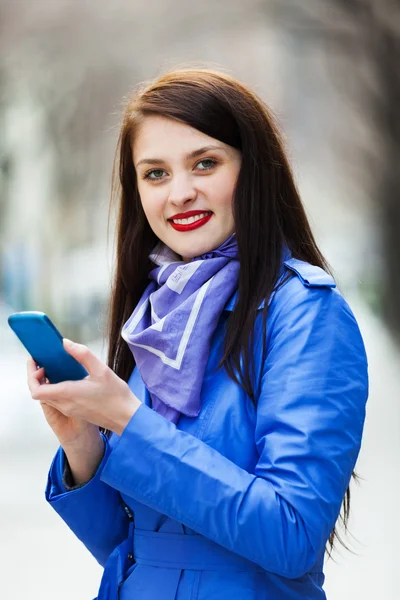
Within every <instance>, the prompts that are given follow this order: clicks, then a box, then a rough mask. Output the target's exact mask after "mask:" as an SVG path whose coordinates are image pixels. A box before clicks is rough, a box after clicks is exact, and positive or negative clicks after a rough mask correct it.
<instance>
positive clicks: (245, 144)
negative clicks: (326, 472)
mask: <svg viewBox="0 0 400 600" xmlns="http://www.w3.org/2000/svg"><path fill="white" fill-rule="evenodd" d="M148 115H162V116H164V117H169V118H171V119H176V120H178V121H180V122H183V123H186V124H187V125H189V126H191V127H193V128H195V129H197V130H199V131H201V132H202V133H204V134H206V135H208V136H210V137H212V138H215V139H217V140H220V141H221V142H224V143H225V144H228V145H230V146H232V147H234V148H237V149H238V150H240V151H241V153H242V164H241V169H240V172H239V176H238V180H237V184H236V190H235V195H234V199H233V214H234V219H235V232H236V238H237V243H238V252H239V262H240V273H239V284H238V302H237V304H236V307H235V309H234V310H233V311H232V313H231V314H230V316H229V318H228V321H227V329H226V335H225V340H224V351H223V357H222V359H221V363H220V366H224V367H225V368H226V370H227V373H228V375H229V376H230V377H231V378H232V379H233V380H234V381H236V382H237V383H238V384H239V385H241V386H242V387H243V389H244V390H245V391H246V393H247V394H248V395H249V397H250V399H251V401H252V402H253V403H254V404H256V395H255V393H254V389H253V386H252V376H251V374H252V369H253V366H254V364H253V360H252V353H251V348H252V347H253V341H254V321H255V318H256V314H257V308H258V306H259V304H260V302H261V301H262V300H266V302H265V308H264V309H263V313H262V321H263V330H264V331H265V327H266V320H267V310H268V298H269V296H270V294H271V292H272V290H273V289H274V287H275V285H276V283H277V279H278V275H279V271H280V267H281V252H282V247H283V245H284V244H286V245H287V247H288V248H289V249H290V250H291V253H292V255H293V257H295V258H298V259H300V260H304V261H307V262H309V263H311V264H313V265H317V266H319V267H321V268H323V269H325V270H326V271H328V272H330V271H329V266H328V264H327V262H326V260H325V258H324V257H323V255H322V254H321V251H320V250H319V248H318V246H317V244H316V242H315V239H314V236H313V234H312V231H311V228H310V225H309V223H308V220H307V216H306V213H305V210H304V208H303V205H302V202H301V200H300V196H299V193H298V190H297V188H296V184H295V182H294V178H293V175H292V171H291V168H290V165H289V162H288V159H287V157H286V154H285V151H284V146H283V142H282V138H281V135H280V133H279V130H278V127H277V125H276V123H275V119H274V118H273V115H272V114H271V111H270V110H269V108H268V107H267V106H266V105H265V104H264V102H263V101H262V100H261V99H260V98H258V97H257V96H256V95H255V94H254V93H253V92H252V91H251V90H250V89H248V88H247V87H246V86H244V85H243V84H241V83H239V82H238V81H237V80H235V79H234V78H232V77H230V76H228V75H226V74H224V73H220V72H217V71H214V70H211V69H192V68H190V69H179V70H174V71H172V72H168V73H166V74H164V75H162V76H161V77H159V78H157V79H156V80H155V81H153V82H151V83H150V84H147V85H141V86H139V87H138V89H137V90H136V93H135V94H134V96H133V97H132V98H131V99H130V100H129V101H128V103H127V106H126V110H125V114H124V118H123V122H122V127H121V132H120V136H119V140H118V146H117V153H116V160H115V164H114V172H113V190H114V192H115V193H114V195H113V197H114V198H118V201H119V205H118V217H117V228H116V235H117V247H116V252H117V254H116V268H115V274H114V280H113V287H112V294H111V299H110V306H109V323H108V339H109V345H108V365H109V367H110V368H111V369H113V370H114V371H115V373H117V375H119V376H120V377H121V378H122V379H124V380H125V381H127V380H128V378H129V376H130V374H131V372H132V369H133V367H134V365H135V361H134V358H133V356H132V353H131V351H130V349H129V347H128V345H127V344H126V343H125V341H124V340H123V339H122V337H121V328H122V325H123V324H124V323H125V321H126V320H127V319H128V318H129V316H130V315H131V313H132V311H133V309H134V308H135V306H136V305H137V303H138V302H139V300H140V297H141V296H142V294H143V292H144V290H145V287H146V285H147V284H148V274H149V271H150V268H151V264H150V262H149V259H148V255H149V253H150V251H151V250H152V248H153V247H154V245H155V244H156V242H157V241H158V239H157V237H156V236H155V234H154V233H153V231H152V230H151V229H150V226H149V223H148V221H147V219H146V216H145V214H144V211H143V209H142V205H141V201H140V196H139V193H138V188H137V181H136V172H135V168H134V164H133V157H132V140H133V137H134V135H135V130H136V129H137V127H138V126H139V125H140V122H141V121H142V119H143V118H145V117H146V116H148ZM265 257H268V260H266V259H265ZM265 339H266V336H265V335H264V336H263V340H264V341H263V355H264V356H265V351H266V349H265ZM249 349H250V352H249ZM241 356H243V368H242V369H241V366H240V357H241ZM238 375H239V376H238ZM353 476H355V474H354V473H353ZM349 510H350V490H349V488H348V489H347V491H346V494H345V497H344V500H343V516H342V515H341V516H340V519H341V521H342V522H343V523H344V526H345V528H347V521H348V517H349ZM335 537H336V538H338V539H339V541H341V543H343V542H342V540H341V539H340V537H339V536H338V534H337V531H336V528H334V529H333V531H332V533H331V535H330V537H329V540H328V543H329V547H330V550H329V551H328V553H329V554H330V551H331V550H332V548H333V544H334V539H335Z"/></svg>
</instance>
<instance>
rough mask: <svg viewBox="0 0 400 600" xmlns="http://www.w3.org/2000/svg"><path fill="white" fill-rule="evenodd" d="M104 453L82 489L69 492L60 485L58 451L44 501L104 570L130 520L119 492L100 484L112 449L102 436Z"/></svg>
mask: <svg viewBox="0 0 400 600" xmlns="http://www.w3.org/2000/svg"><path fill="white" fill-rule="evenodd" d="M102 436H103V439H104V442H105V449H104V455H103V459H102V461H101V463H100V465H99V466H98V468H97V471H96V473H95V474H94V475H93V477H92V479H90V480H89V481H88V482H87V483H86V484H84V485H83V486H80V487H77V488H74V489H72V490H71V491H68V490H67V489H66V488H65V487H64V485H63V474H64V469H65V461H66V456H65V453H64V451H63V449H62V448H61V447H59V449H58V451H57V453H56V455H55V456H54V459H53V461H52V464H51V467H50V471H49V475H48V480H47V486H46V491H45V496H46V500H47V501H48V502H49V503H50V505H51V506H52V507H53V508H54V510H55V511H56V512H57V513H58V514H59V515H60V517H61V518H62V519H63V520H64V521H65V523H66V524H67V525H68V527H69V528H70V529H71V530H72V531H73V532H74V534H75V535H76V536H77V537H78V539H79V540H80V541H81V542H83V544H84V545H85V546H86V548H87V549H88V550H89V551H90V552H91V554H92V555H93V556H94V558H95V559H96V560H97V562H98V563H100V565H101V566H102V567H104V565H105V563H106V561H107V558H108V556H109V554H111V552H112V551H113V549H114V548H115V547H116V546H118V545H119V544H120V543H121V542H122V541H123V540H124V539H125V538H126V537H127V535H128V530H129V519H128V516H127V514H126V512H125V509H124V507H123V504H122V500H121V497H120V494H119V492H118V491H117V490H116V489H114V488H111V487H110V486H109V485H107V484H106V483H104V482H103V481H101V479H100V474H101V471H102V469H103V467H104V465H105V463H106V462H107V459H108V457H109V455H110V452H111V447H110V445H109V442H108V440H107V438H106V437H105V436H104V435H103V434H102Z"/></svg>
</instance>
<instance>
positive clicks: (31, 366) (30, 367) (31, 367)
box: [26, 356, 37, 377]
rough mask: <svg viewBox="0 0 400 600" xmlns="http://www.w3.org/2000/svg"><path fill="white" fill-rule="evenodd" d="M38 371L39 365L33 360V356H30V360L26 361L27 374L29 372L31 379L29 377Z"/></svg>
mask: <svg viewBox="0 0 400 600" xmlns="http://www.w3.org/2000/svg"><path fill="white" fill-rule="evenodd" d="M36 371H37V364H36V362H35V361H34V360H33V358H32V356H30V357H29V358H28V360H27V361H26V372H27V375H28V377H29V375H31V373H36Z"/></svg>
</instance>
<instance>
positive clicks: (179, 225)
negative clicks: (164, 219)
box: [168, 210, 212, 231]
mask: <svg viewBox="0 0 400 600" xmlns="http://www.w3.org/2000/svg"><path fill="white" fill-rule="evenodd" d="M205 212H209V211H205V210H190V211H188V212H186V213H179V214H176V215H174V216H173V217H170V218H169V219H168V221H169V222H170V224H171V226H172V227H173V228H174V229H175V230H176V231H192V229H197V228H198V227H202V226H203V225H205V224H206V223H208V221H209V220H210V219H211V217H212V213H210V212H209V214H207V215H206V216H205V217H203V218H202V219H197V221H194V222H193V223H186V224H184V223H174V222H173V221H172V219H188V218H189V217H194V216H196V215H201V214H203V213H205Z"/></svg>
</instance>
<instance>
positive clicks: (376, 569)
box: [0, 300, 400, 600]
mask: <svg viewBox="0 0 400 600" xmlns="http://www.w3.org/2000/svg"><path fill="white" fill-rule="evenodd" d="M350 305H351V306H352V308H353V310H354V312H355V314H356V316H357V319H358V321H359V324H360V327H361V331H362V333H363V336H364V341H365V344H366V347H367V353H368V356H369V363H370V398H369V401H368V410H367V419H366V424H365V430H364V439H363V446H362V449H361V453H360V456H359V460H358V463H357V467H356V470H357V472H358V473H359V474H360V475H361V477H362V478H363V479H362V481H361V483H360V484H359V485H355V484H352V488H351V489H352V516H351V520H350V532H351V535H350V534H348V535H347V536H346V537H345V541H346V544H347V545H348V546H349V547H350V550H351V552H349V551H346V550H345V549H342V548H341V547H340V545H338V546H337V548H338V550H337V551H336V552H334V555H333V557H334V560H333V559H329V560H327V561H326V563H325V575H326V582H325V590H326V593H327V598H328V600H354V599H356V598H357V599H358V598H362V599H363V600H372V599H374V600H375V598H377V597H379V598H381V599H382V600H397V599H398V597H399V595H398V582H397V571H396V569H397V560H396V557H397V558H398V557H400V553H399V550H398V540H399V539H400V517H399V512H398V506H399V505H400V482H399V476H398V468H397V460H398V458H399V457H400V435H399V433H400V403H399V399H400V376H399V373H400V370H399V365H400V357H399V354H398V352H397V350H396V348H395V346H394V344H393V342H392V341H391V338H390V336H389V334H388V333H387V331H386V330H385V329H384V328H383V327H382V325H381V323H380V322H379V321H378V320H377V319H376V318H375V317H374V316H373V315H371V314H370V313H369V312H368V311H367V310H366V308H365V307H364V306H363V305H362V304H358V303H357V301H356V300H353V301H352V302H350ZM2 321H3V320H2ZM13 336H14V334H13V333H12V332H11V331H7V329H4V330H3V329H2V330H1V331H0V339H1V348H0V365H1V366H0V375H1V381H2V383H3V394H2V396H3V398H2V402H0V476H1V491H2V493H1V494H0V508H1V511H0V531H1V545H0V564H1V580H2V583H1V586H2V595H1V597H2V598H4V600H22V599H27V598H29V599H33V600H55V599H57V600H67V599H68V600H70V599H71V598H74V600H91V599H92V598H94V597H95V596H96V593H97V590H98V585H99V581H100V578H101V573H102V569H101V567H100V566H99V565H98V564H97V562H96V561H95V559H94V558H93V557H92V556H91V555H90V554H89V552H88V551H87V550H86V549H85V548H84V546H83V545H82V543H81V542H80V541H79V540H77V539H76V538H75V536H74V535H73V533H72V532H71V531H70V530H69V529H68V527H67V526H66V525H65V524H64V523H63V522H62V521H61V519H60V518H59V517H58V516H57V514H56V513H55V512H54V511H53V509H52V508H51V507H50V506H48V505H47V503H46V502H45V499H44V488H45V485H46V479H47V472H48V468H49V465H50V462H51V460H52V457H53V455H54V453H55V451H56V449H57V447H58V444H57V440H56V438H55V437H54V435H53V433H52V432H51V430H49V428H48V426H47V424H46V423H45V422H44V419H43V416H42V413H41V409H40V406H39V405H38V403H35V402H34V401H33V400H32V399H31V397H30V395H29V392H28V390H27V387H26V376H25V364H26V358H27V354H26V353H25V352H24V350H23V348H20V345H19V342H18V340H17V339H15V340H14V338H13ZM14 337H15V336H14ZM3 341H4V343H3ZM89 346H90V347H91V348H92V350H94V351H95V352H96V353H97V355H98V356H100V357H101V358H103V359H104V356H103V354H104V352H103V349H102V348H101V345H100V344H91V345H89ZM5 348H7V352H6V351H5Z"/></svg>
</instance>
